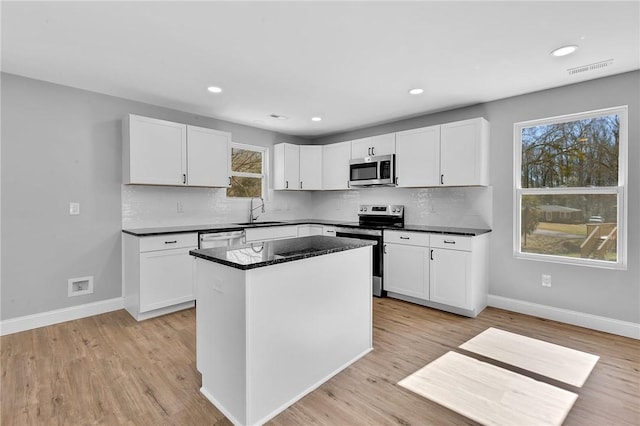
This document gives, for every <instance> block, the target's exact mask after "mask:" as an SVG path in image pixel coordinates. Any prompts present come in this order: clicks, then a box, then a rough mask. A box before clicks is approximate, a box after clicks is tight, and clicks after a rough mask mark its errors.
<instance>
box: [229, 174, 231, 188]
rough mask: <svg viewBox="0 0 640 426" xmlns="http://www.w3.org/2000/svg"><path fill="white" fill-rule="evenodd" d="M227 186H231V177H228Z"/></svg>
mask: <svg viewBox="0 0 640 426" xmlns="http://www.w3.org/2000/svg"><path fill="white" fill-rule="evenodd" d="M229 186H231V176H229Z"/></svg>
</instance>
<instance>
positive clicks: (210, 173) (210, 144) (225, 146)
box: [187, 126, 231, 187]
mask: <svg viewBox="0 0 640 426" xmlns="http://www.w3.org/2000/svg"><path fill="white" fill-rule="evenodd" d="M230 150H231V135H230V134H229V133H227V132H221V131H219V130H213V129H205V128H203V127H195V126H187V185H190V186H214V187H227V186H229V176H230V175H231V173H230V164H229V161H230V158H231V151H230Z"/></svg>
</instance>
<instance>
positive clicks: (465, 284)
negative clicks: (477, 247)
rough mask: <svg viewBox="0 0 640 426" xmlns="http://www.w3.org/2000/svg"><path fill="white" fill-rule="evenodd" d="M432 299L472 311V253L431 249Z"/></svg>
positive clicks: (430, 284) (430, 283)
mask: <svg viewBox="0 0 640 426" xmlns="http://www.w3.org/2000/svg"><path fill="white" fill-rule="evenodd" d="M431 259H432V260H431V262H430V263H431V265H430V280H429V286H430V297H431V300H432V301H434V302H438V303H442V304H445V305H450V306H456V307H458V308H464V309H471V308H472V306H471V294H470V287H469V285H470V279H471V277H470V271H471V252H468V251H460V250H445V249H438V248H433V249H431Z"/></svg>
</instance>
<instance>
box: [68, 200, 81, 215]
mask: <svg viewBox="0 0 640 426" xmlns="http://www.w3.org/2000/svg"><path fill="white" fill-rule="evenodd" d="M69 214H70V215H71V216H77V215H79V214H80V203H74V202H71V203H69Z"/></svg>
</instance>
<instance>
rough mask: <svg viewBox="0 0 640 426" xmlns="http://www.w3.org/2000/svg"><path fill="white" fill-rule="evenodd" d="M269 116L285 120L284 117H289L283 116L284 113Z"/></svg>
mask: <svg viewBox="0 0 640 426" xmlns="http://www.w3.org/2000/svg"><path fill="white" fill-rule="evenodd" d="M269 117H271V118H277V119H278V120H286V119H288V118H289V117H287V116H284V115H278V114H270V115H269Z"/></svg>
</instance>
